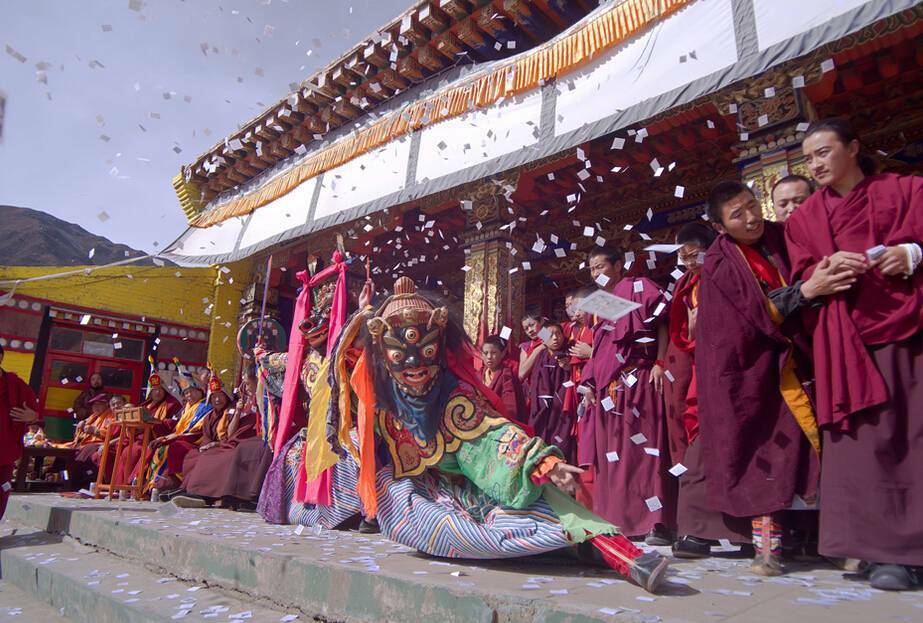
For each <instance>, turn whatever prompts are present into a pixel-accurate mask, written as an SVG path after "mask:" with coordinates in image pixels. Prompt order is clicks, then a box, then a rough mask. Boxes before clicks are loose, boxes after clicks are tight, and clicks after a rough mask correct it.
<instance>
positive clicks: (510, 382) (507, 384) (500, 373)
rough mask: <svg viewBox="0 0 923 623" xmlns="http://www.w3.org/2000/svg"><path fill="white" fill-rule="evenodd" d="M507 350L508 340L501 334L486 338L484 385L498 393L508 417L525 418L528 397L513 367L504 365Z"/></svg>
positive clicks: (483, 346)
mask: <svg viewBox="0 0 923 623" xmlns="http://www.w3.org/2000/svg"><path fill="white" fill-rule="evenodd" d="M505 352H506V342H504V341H503V338H501V337H500V336H499V335H489V336H487V338H486V339H485V340H484V344H482V345H481V361H483V363H484V369H483V371H482V374H483V376H484V385H486V386H487V387H489V388H490V390H491V391H492V392H493V393H495V394H497V396H498V397H499V398H500V401H501V402H502V403H503V406H504V407H505V408H506V415H507V416H508V417H511V418H515V419H525V415H526V398H525V396H524V395H523V393H522V384H521V383H520V382H519V379H518V378H517V376H516V373H515V372H513V370H512V368H511V367H510V366H507V365H504V359H503V354H504V353H505Z"/></svg>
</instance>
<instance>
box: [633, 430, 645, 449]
mask: <svg viewBox="0 0 923 623" xmlns="http://www.w3.org/2000/svg"><path fill="white" fill-rule="evenodd" d="M646 441H647V437H645V436H644V433H636V434H634V435H632V436H631V442H632V443H633V444H635V445H636V446H640V445H641V444H642V443H645V442H646Z"/></svg>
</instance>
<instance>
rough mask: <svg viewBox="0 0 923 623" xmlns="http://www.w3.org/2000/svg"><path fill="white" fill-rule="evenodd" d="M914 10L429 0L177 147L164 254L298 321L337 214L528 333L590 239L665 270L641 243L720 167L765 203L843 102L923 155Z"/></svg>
mask: <svg viewBox="0 0 923 623" xmlns="http://www.w3.org/2000/svg"><path fill="white" fill-rule="evenodd" d="M921 31H923V6H921V5H920V4H919V3H918V2H916V1H914V0H889V1H888V2H881V1H870V0H812V1H811V2H804V1H803V0H622V1H615V2H603V3H596V2H591V1H590V0H535V1H532V2H527V1H525V0H492V1H486V0H475V1H468V0H426V1H422V2H417V3H416V4H415V5H414V6H413V7H411V8H410V9H408V10H407V11H406V12H405V13H404V14H402V15H401V16H399V17H398V18H396V19H395V20H393V21H392V22H391V23H389V24H386V25H384V26H383V27H382V28H381V29H380V30H379V31H378V32H377V33H376V34H375V35H374V36H373V37H371V38H369V39H367V40H365V41H361V42H359V43H357V45H355V46H354V47H353V48H351V49H350V50H347V51H346V52H345V53H344V54H343V55H342V56H340V57H339V58H338V59H336V60H335V61H333V62H332V63H331V64H330V65H328V66H326V67H324V68H323V69H322V70H320V71H318V72H317V73H316V74H315V75H313V76H311V77H309V78H307V79H306V80H304V81H303V82H302V83H301V85H300V88H299V89H298V90H297V91H296V92H294V93H291V94H289V95H288V96H287V97H285V98H284V99H282V100H280V101H279V102H277V103H276V104H274V105H273V106H271V107H270V108H269V109H267V110H266V111H264V112H263V113H262V114H260V115H259V116H258V117H256V118H254V119H252V120H251V121H249V122H247V123H246V124H244V125H243V126H242V127H241V129H240V130H238V131H236V132H235V133H233V134H232V135H229V136H227V137H225V138H224V139H223V140H222V141H220V142H219V143H218V144H217V145H215V146H214V147H213V148H212V149H210V150H209V151H207V152H206V153H204V154H202V155H201V156H200V157H199V158H198V159H196V160H195V161H194V162H192V163H190V164H189V165H187V166H185V167H183V168H182V171H181V172H180V174H179V175H178V176H177V177H176V178H175V179H174V181H173V185H174V187H175V189H176V193H177V196H178V198H179V201H180V204H181V206H182V209H183V210H184V212H185V214H186V216H187V218H188V221H189V228H188V230H187V231H186V232H185V233H184V234H183V235H182V236H181V237H180V238H179V239H178V240H177V241H176V242H174V243H173V244H172V245H171V246H170V248H169V249H168V252H167V255H168V256H169V257H173V258H175V259H177V260H180V261H183V262H192V263H198V264H223V265H225V266H227V267H229V268H230V269H231V270H233V271H234V275H235V277H236V278H237V279H238V280H239V281H243V282H245V283H247V284H248V285H247V287H245V288H244V290H243V297H242V299H241V301H242V302H241V305H240V307H239V309H237V310H236V313H237V320H238V322H240V321H243V320H247V319H249V318H253V317H254V316H257V315H259V313H260V307H261V302H262V301H261V298H260V295H261V293H262V291H263V285H264V283H263V282H264V280H265V279H266V277H267V275H268V281H269V289H268V292H269V295H268V302H269V305H268V309H269V312H270V314H271V315H272V316H273V317H275V318H277V319H278V320H279V321H280V323H281V324H282V325H283V326H285V327H288V326H289V324H290V319H291V315H292V306H293V301H294V298H295V295H296V289H297V284H298V282H297V280H296V279H295V277H294V274H295V272H296V271H298V270H303V269H304V267H305V266H306V264H307V263H308V261H309V258H320V259H322V260H326V259H329V257H330V255H331V253H332V251H333V250H334V249H335V248H336V245H337V235H340V236H341V238H342V245H343V246H344V247H345V249H346V250H347V251H348V252H349V253H351V254H353V255H368V256H370V257H371V259H372V267H373V268H372V272H373V276H374V277H375V279H376V282H377V286H378V288H379V289H382V288H386V287H389V286H390V284H391V283H393V279H394V278H395V277H396V276H398V275H408V276H410V277H412V278H414V279H415V280H417V281H419V282H423V281H424V280H428V283H427V285H428V286H430V287H433V288H436V289H439V290H442V292H443V293H444V294H445V295H446V296H447V297H448V298H449V300H451V301H454V303H455V304H456V305H457V306H458V309H459V310H463V313H464V321H465V328H466V329H467V331H468V332H469V334H470V335H471V336H472V338H474V339H477V338H478V337H480V336H483V335H486V334H488V333H495V332H498V331H499V330H500V329H501V328H502V327H504V326H508V327H510V328H511V329H513V331H514V335H515V334H516V333H517V329H518V325H519V323H518V319H519V317H520V316H521V314H522V311H523V309H524V308H525V307H528V306H532V307H538V308H541V309H542V310H543V311H544V312H545V313H547V314H552V313H555V312H560V310H561V307H562V303H561V299H562V297H563V292H564V291H565V290H566V289H568V288H571V287H574V286H577V285H580V284H589V283H590V277H589V272H588V270H586V269H585V267H584V266H583V260H584V257H585V252H586V251H587V250H588V249H589V248H590V247H591V246H592V245H594V244H599V243H605V244H617V245H620V246H621V247H622V248H624V249H626V250H631V252H632V255H631V256H629V257H628V260H629V261H630V262H631V263H632V270H635V271H639V272H645V273H648V274H650V273H653V275H654V276H655V277H658V278H660V279H662V280H665V281H669V280H670V274H671V273H672V272H673V271H674V270H675V268H676V260H675V258H673V257H671V256H668V255H659V254H652V253H649V252H647V251H645V250H644V249H645V247H647V246H649V245H650V244H651V243H652V242H672V236H673V233H674V231H675V229H676V228H677V227H678V226H679V225H681V224H683V223H686V222H690V221H693V220H695V219H699V218H701V217H702V213H703V203H704V200H705V197H706V196H707V194H708V191H709V189H710V188H711V187H712V186H713V185H714V184H715V183H717V182H719V181H721V180H726V179H742V180H744V181H746V182H748V183H750V184H751V185H752V188H753V189H754V190H755V191H756V193H757V195H758V197H759V198H760V199H761V201H762V202H763V204H764V206H765V209H766V213H767V215H768V216H770V217H771V215H772V211H771V208H770V200H769V196H768V190H769V188H770V187H771V185H772V183H773V182H774V181H775V180H777V179H779V177H780V176H782V175H785V174H786V173H798V172H801V173H803V172H804V171H805V167H804V164H803V158H802V156H801V149H800V141H801V138H802V136H803V132H804V130H805V129H806V127H807V124H808V123H809V122H810V121H811V120H813V119H817V118H820V117H828V116H837V115H842V116H847V117H849V118H850V119H851V120H852V122H853V123H854V125H855V126H856V127H857V129H858V131H859V132H860V135H861V136H862V138H863V140H864V143H865V147H866V149H867V150H869V151H870V152H871V153H873V154H875V155H876V157H877V159H878V164H879V167H880V168H881V169H882V170H888V171H898V172H911V171H914V170H917V169H918V168H919V162H920V154H921V147H923V106H921V103H923V102H921V99H923V86H921V85H923V80H921V77H923V76H921V67H923V37H921ZM270 256H272V259H271V263H270V265H271V269H270V270H269V271H268V273H267V272H266V270H265V267H266V266H267V263H268V260H269V258H270ZM351 271H352V273H353V274H354V275H355V277H356V279H354V280H353V281H354V283H355V286H356V287H357V288H358V287H359V286H360V285H361V281H362V279H364V271H363V269H362V268H361V266H360V265H359V264H358V263H357V264H355V265H354V266H353V267H352V268H351ZM216 296H219V298H226V297H220V294H216ZM237 298H238V297H233V299H234V300H236V299H237ZM214 340H215V336H214V334H213V336H212V341H213V342H214Z"/></svg>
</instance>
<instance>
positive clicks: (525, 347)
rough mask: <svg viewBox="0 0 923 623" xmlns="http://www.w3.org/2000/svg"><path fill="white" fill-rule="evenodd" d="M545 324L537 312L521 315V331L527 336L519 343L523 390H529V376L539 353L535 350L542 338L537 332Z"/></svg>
mask: <svg viewBox="0 0 923 623" xmlns="http://www.w3.org/2000/svg"><path fill="white" fill-rule="evenodd" d="M543 326H545V319H544V318H542V315H541V314H539V313H537V312H526V315H525V316H523V317H522V331H523V333H525V334H526V337H527V338H529V340H528V341H527V342H523V343H522V344H520V345H519V380H520V381H521V382H522V388H523V391H525V392H526V393H528V391H529V376H530V375H531V374H532V368H533V367H534V366H535V360H536V359H537V358H538V355H539V353H537V352H536V351H537V350H538V349H539V348H541V346H542V339H541V338H540V337H539V336H538V332H539V331H541V330H542V327H543Z"/></svg>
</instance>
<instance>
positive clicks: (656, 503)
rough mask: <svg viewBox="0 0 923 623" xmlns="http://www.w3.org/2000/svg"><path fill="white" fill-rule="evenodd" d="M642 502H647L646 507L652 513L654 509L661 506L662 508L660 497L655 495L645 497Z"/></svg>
mask: <svg viewBox="0 0 923 623" xmlns="http://www.w3.org/2000/svg"><path fill="white" fill-rule="evenodd" d="M644 503H645V504H647V509H648V510H649V511H651V512H652V513H653V512H654V511H659V510H660V509H661V508H663V504H661V503H660V498H658V497H657V496H656V495H655V496H653V497H649V498H647V499H646V500H644Z"/></svg>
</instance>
